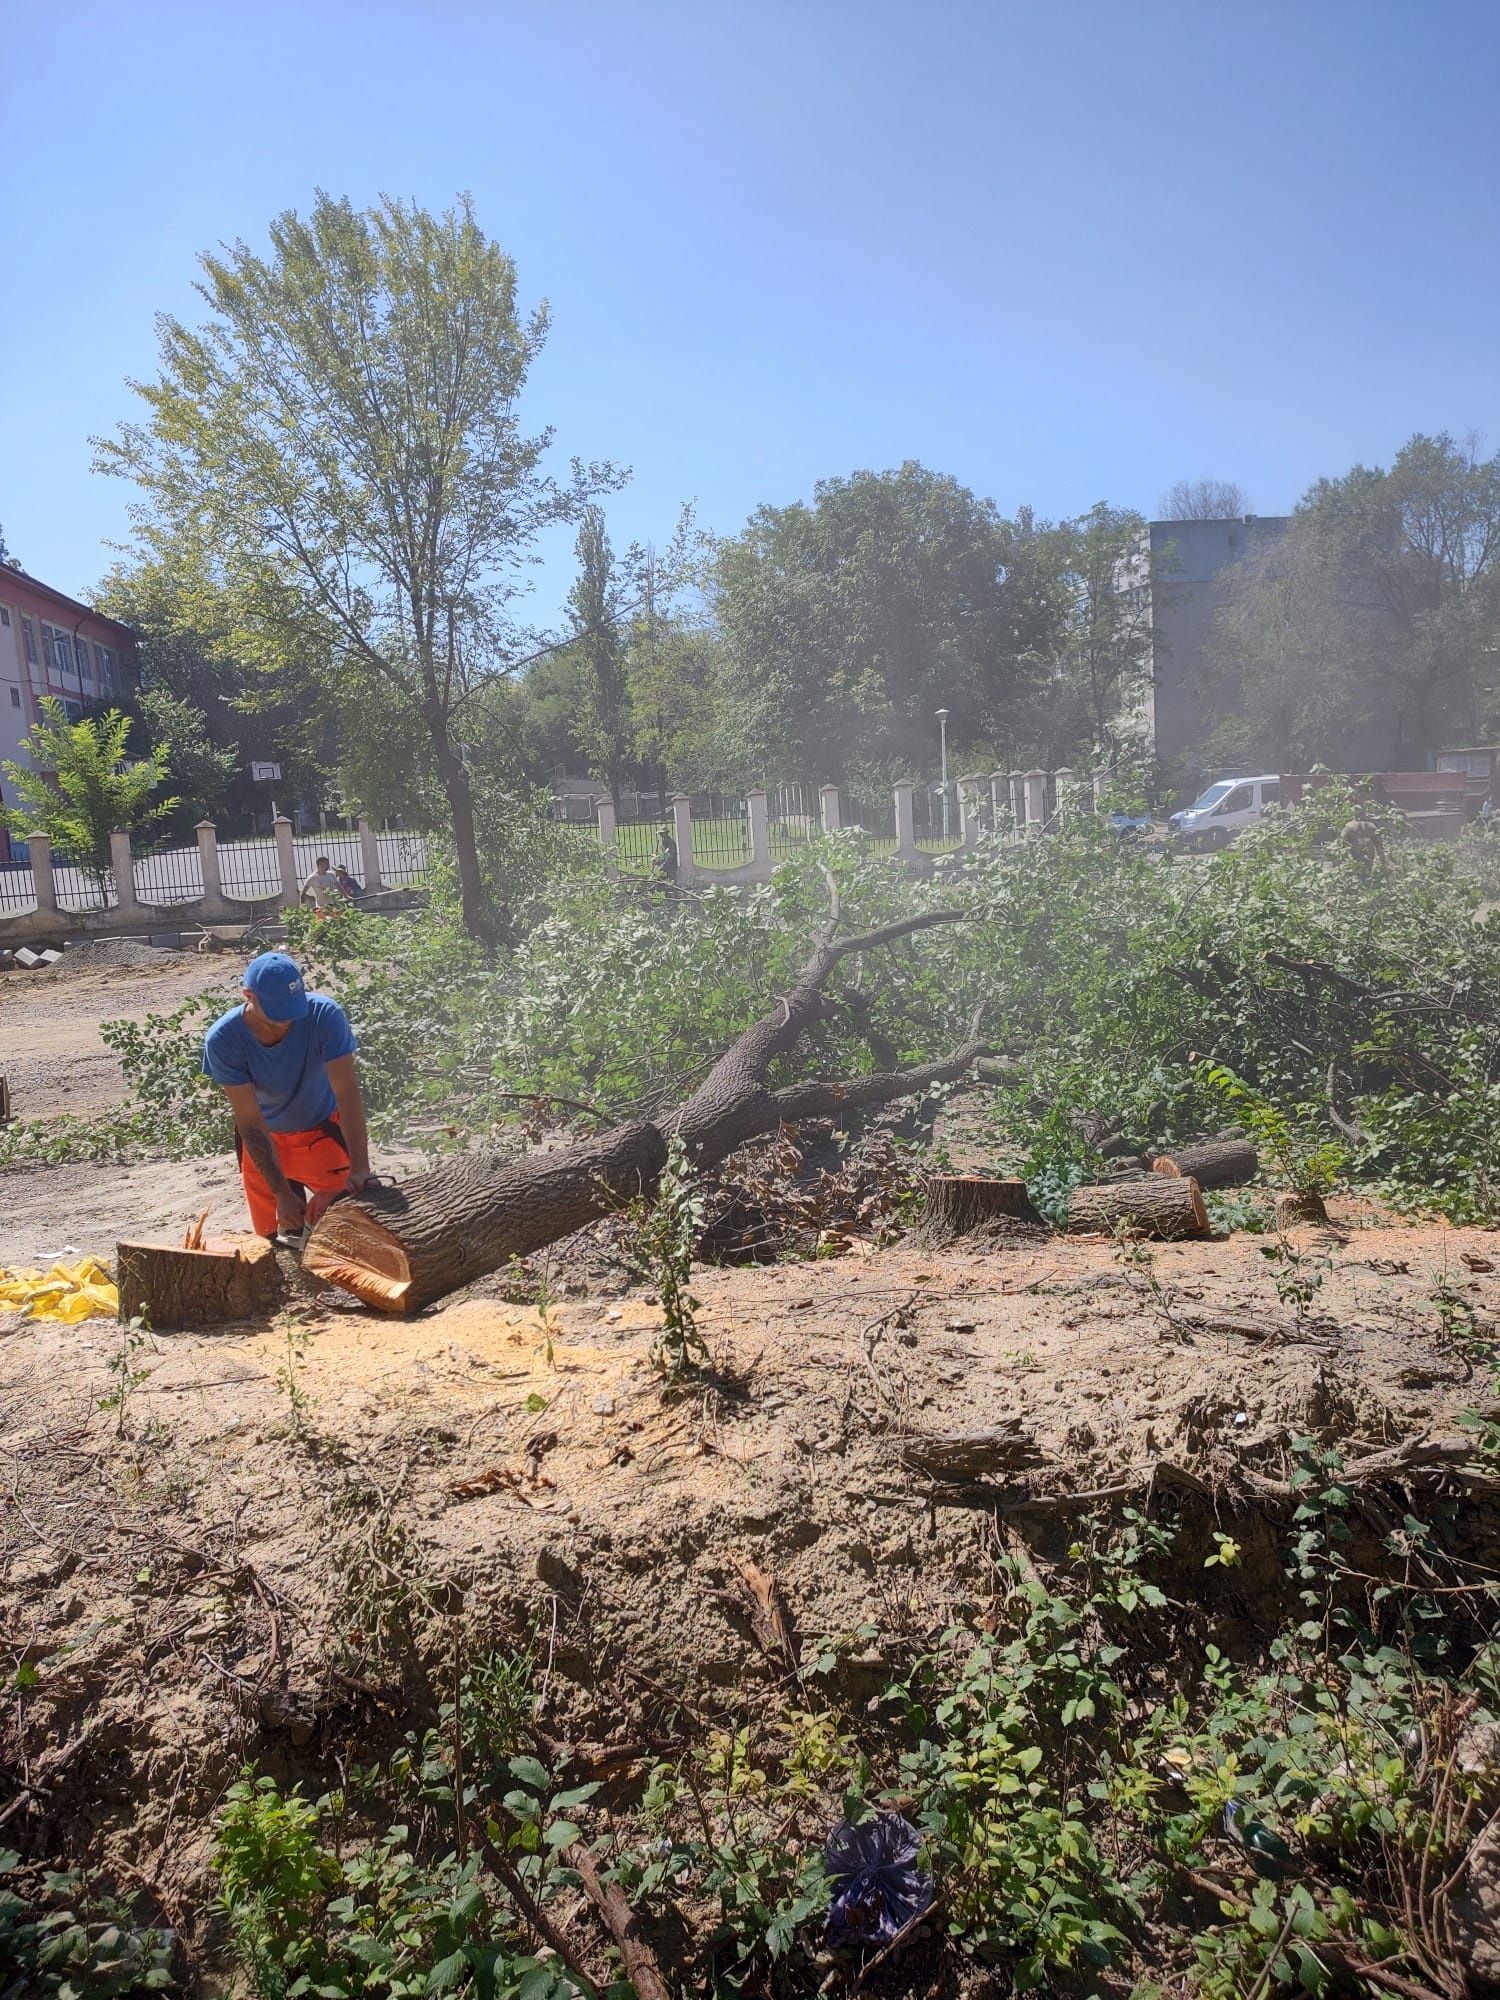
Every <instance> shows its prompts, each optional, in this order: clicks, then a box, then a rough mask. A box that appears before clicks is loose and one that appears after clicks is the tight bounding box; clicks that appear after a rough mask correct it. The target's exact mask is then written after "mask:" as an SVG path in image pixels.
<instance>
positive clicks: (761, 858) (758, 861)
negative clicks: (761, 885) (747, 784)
mask: <svg viewBox="0 0 1500 2000" xmlns="http://www.w3.org/2000/svg"><path fill="white" fill-rule="evenodd" d="M745 811H746V812H747V813H748V814H749V816H750V866H751V867H752V868H763V869H764V870H765V872H766V874H767V875H769V874H770V873H771V865H772V864H771V821H770V816H769V814H768V812H767V810H766V795H765V792H764V791H763V790H762V789H761V787H760V786H759V785H755V786H753V787H752V788H751V790H749V791H748V792H746V794H745Z"/></svg>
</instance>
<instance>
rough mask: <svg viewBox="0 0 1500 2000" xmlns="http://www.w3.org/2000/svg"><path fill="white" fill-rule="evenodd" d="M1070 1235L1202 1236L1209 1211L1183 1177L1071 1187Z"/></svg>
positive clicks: (1195, 1186)
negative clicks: (1080, 1232)
mask: <svg viewBox="0 0 1500 2000" xmlns="http://www.w3.org/2000/svg"><path fill="white" fill-rule="evenodd" d="M1068 1227H1069V1229H1072V1230H1087V1229H1098V1230H1104V1231H1113V1230H1116V1229H1126V1230H1128V1231H1129V1232H1130V1234H1131V1235H1132V1236H1158V1237H1162V1238H1164V1239H1165V1238H1170V1237H1180V1236H1207V1234H1208V1211H1207V1210H1206V1209H1205V1208H1204V1206H1203V1196H1202V1194H1201V1193H1200V1192H1199V1190H1198V1183H1197V1182H1196V1181H1195V1180H1193V1179H1191V1178H1190V1177H1188V1176H1186V1175H1180V1176H1179V1175H1169V1174H1143V1175H1142V1176H1141V1178H1140V1179H1139V1180H1127V1181H1113V1182H1111V1183H1110V1184H1109V1185H1108V1186H1107V1187H1080V1188H1074V1190H1073V1198H1072V1200H1071V1201H1070V1202H1069V1203H1068Z"/></svg>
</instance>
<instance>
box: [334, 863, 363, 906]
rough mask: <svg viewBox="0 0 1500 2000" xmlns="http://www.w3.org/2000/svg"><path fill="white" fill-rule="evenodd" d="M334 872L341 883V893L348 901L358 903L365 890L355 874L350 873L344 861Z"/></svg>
mask: <svg viewBox="0 0 1500 2000" xmlns="http://www.w3.org/2000/svg"><path fill="white" fill-rule="evenodd" d="M333 872H334V876H335V879H336V880H337V882H338V885H339V894H340V895H341V896H342V897H343V898H344V900H345V901H346V902H349V903H357V902H358V901H359V899H360V897H361V896H362V895H363V894H364V893H365V892H364V890H363V889H362V888H361V887H360V885H359V883H358V882H357V881H356V879H355V878H354V876H352V875H351V874H350V873H349V870H348V869H347V868H346V867H345V866H344V864H343V862H342V861H341V862H340V863H339V865H338V867H337V868H335V869H334V871H333Z"/></svg>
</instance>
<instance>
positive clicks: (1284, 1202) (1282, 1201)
mask: <svg viewBox="0 0 1500 2000" xmlns="http://www.w3.org/2000/svg"><path fill="white" fill-rule="evenodd" d="M1299 1222H1318V1223H1322V1224H1323V1226H1324V1227H1325V1228H1326V1227H1327V1225H1328V1210H1327V1209H1326V1208H1325V1207H1324V1206H1323V1197H1322V1195H1320V1194H1279V1195H1277V1197H1276V1227H1277V1228H1278V1229H1291V1228H1294V1227H1295V1226H1296V1224H1297V1223H1299Z"/></svg>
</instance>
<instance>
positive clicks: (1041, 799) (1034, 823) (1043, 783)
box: [1022, 771, 1047, 834]
mask: <svg viewBox="0 0 1500 2000" xmlns="http://www.w3.org/2000/svg"><path fill="white" fill-rule="evenodd" d="M1022 783H1023V784H1024V786H1025V788H1026V831H1027V833H1028V834H1033V833H1040V832H1041V830H1042V825H1043V822H1044V821H1045V820H1046V817H1047V773H1046V772H1045V771H1027V772H1026V773H1025V774H1024V776H1023V779H1022Z"/></svg>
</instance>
